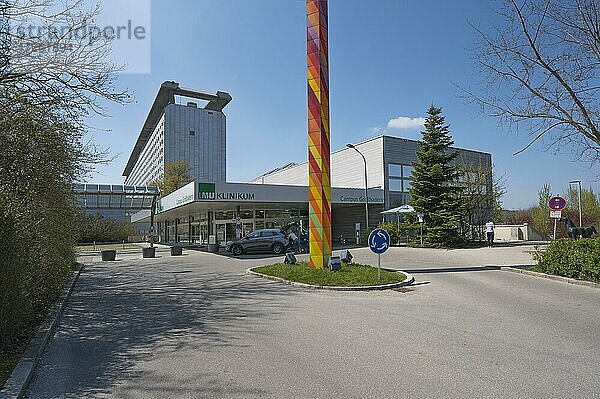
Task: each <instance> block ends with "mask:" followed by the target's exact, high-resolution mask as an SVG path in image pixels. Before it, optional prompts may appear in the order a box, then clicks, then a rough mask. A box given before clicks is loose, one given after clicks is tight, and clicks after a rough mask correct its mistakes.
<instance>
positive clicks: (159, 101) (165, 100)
mask: <svg viewBox="0 0 600 399" xmlns="http://www.w3.org/2000/svg"><path fill="white" fill-rule="evenodd" d="M176 96H178V97H177V98H192V99H200V100H206V101H209V103H208V104H207V105H206V106H204V107H203V108H199V107H198V104H197V103H196V102H194V101H187V103H186V104H178V103H177V102H176V100H177V98H176ZM230 100H231V96H230V95H229V94H227V93H224V92H217V93H216V94H208V93H203V92H200V91H197V90H191V89H184V88H181V87H180V86H179V84H178V83H175V82H165V83H163V84H162V85H161V88H160V90H159V92H158V94H157V96H156V99H155V100H154V103H153V105H152V108H151V109H150V112H149V114H148V117H147V119H146V122H145V123H144V126H143V128H142V131H141V132H140V135H139V137H138V140H137V142H136V144H135V146H134V148H133V151H132V153H131V155H130V157H129V160H128V162H127V166H126V167H125V170H124V172H123V176H125V184H127V185H145V184H148V183H149V182H151V181H153V180H156V179H160V178H161V177H162V176H163V174H164V167H165V163H169V162H174V161H188V162H189V164H190V175H191V177H192V178H194V179H198V180H203V181H225V180H226V177H227V176H226V161H227V151H226V116H225V114H224V113H223V108H224V107H225V106H226V105H227V104H228V103H229V101H230ZM184 102H185V101H184Z"/></svg>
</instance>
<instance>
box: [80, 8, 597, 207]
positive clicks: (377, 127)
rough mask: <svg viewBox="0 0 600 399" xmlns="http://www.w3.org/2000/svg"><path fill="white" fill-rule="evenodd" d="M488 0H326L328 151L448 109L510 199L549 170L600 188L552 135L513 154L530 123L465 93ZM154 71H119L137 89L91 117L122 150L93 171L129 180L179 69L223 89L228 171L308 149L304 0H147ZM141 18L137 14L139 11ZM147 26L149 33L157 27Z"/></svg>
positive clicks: (99, 137)
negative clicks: (472, 101)
mask: <svg viewBox="0 0 600 399" xmlns="http://www.w3.org/2000/svg"><path fill="white" fill-rule="evenodd" d="M498 3H499V2H496V1H493V0H472V1H470V0H453V1H443V0H439V1H416V0H414V1H400V0H373V1H369V2H367V1H364V0H330V4H329V13H330V15H329V42H330V75H331V76H330V79H331V82H330V90H331V94H330V102H331V142H332V150H336V149H339V148H341V147H343V146H344V145H345V144H346V143H350V142H358V141H362V140H365V139H367V138H369V137H373V136H375V135H379V134H389V135H395V136H400V137H407V138H413V139H418V138H419V137H420V133H419V131H420V129H419V128H391V127H388V122H389V121H390V120H392V119H395V118H399V117H407V118H419V117H424V116H425V112H426V110H427V108H428V107H429V105H431V104H435V105H436V106H440V107H442V108H443V113H444V115H445V116H446V121H447V122H448V123H449V124H450V126H451V133H452V135H453V137H454V139H455V142H456V146H459V147H463V148H469V149H475V150H479V151H484V152H489V153H491V154H492V159H493V162H494V165H495V173H496V175H497V176H501V177H503V178H504V179H506V185H507V190H508V193H507V194H506V195H505V196H504V198H503V202H504V206H505V207H506V208H509V209H514V208H519V207H526V206H529V205H532V204H534V203H536V202H537V191H538V189H539V188H540V187H541V186H542V185H543V184H544V183H545V182H549V183H550V184H551V185H552V187H553V191H555V192H564V191H565V188H566V187H567V186H568V181H569V180H573V179H582V180H583V182H584V183H583V184H584V186H586V187H587V186H590V185H591V186H592V187H593V188H594V189H595V191H596V192H599V191H600V184H599V183H598V181H596V180H594V179H597V178H595V177H594V174H593V173H592V172H591V171H590V170H589V167H588V166H587V165H584V164H583V165H582V164H576V163H573V162H571V161H570V156H569V153H568V151H566V152H565V154H553V153H551V152H546V151H544V149H545V147H544V145H543V143H540V144H538V145H535V146H534V147H533V148H531V149H530V150H528V151H527V152H525V153H523V154H521V155H519V156H516V157H513V156H512V153H514V152H515V151H517V150H518V149H520V148H521V147H523V146H524V145H525V144H527V142H528V138H529V137H528V135H527V132H526V131H524V130H523V131H521V132H518V133H515V132H512V133H511V132H508V131H507V129H506V128H504V127H502V126H498V124H497V121H496V120H495V119H492V118H486V117H482V116H481V115H480V114H479V110H478V109H477V108H476V107H475V106H474V105H469V104H466V103H465V101H464V100H463V99H461V98H460V97H459V94H460V93H459V90H458V89H457V88H456V86H455V84H458V85H462V86H467V85H468V84H469V83H470V82H472V81H473V80H474V79H475V78H474V76H473V75H474V73H475V70H474V68H473V61H472V59H471V55H470V54H469V52H468V51H467V49H468V48H470V47H472V45H473V38H474V33H473V31H472V30H471V28H470V27H469V26H468V24H467V21H470V22H473V23H476V24H481V25H482V26H491V24H493V23H497V22H499V21H498V20H497V15H496V14H495V13H494V11H493V8H494V7H497V5H498ZM150 16H151V24H150V27H149V28H150V29H148V32H149V37H150V38H151V65H150V66H151V73H149V74H122V75H120V77H119V80H118V84H119V86H120V87H123V88H127V89H129V90H130V91H131V92H133V93H134V96H135V102H134V103H131V104H128V105H125V106H116V105H109V106H108V107H107V109H108V112H109V114H110V115H111V117H110V118H93V120H91V124H92V125H93V126H95V127H97V128H99V129H104V130H107V131H103V130H98V131H95V132H94V133H93V134H92V137H93V139H94V141H95V143H96V144H98V145H99V146H101V147H109V148H110V153H111V155H113V156H114V157H115V160H114V161H113V162H112V163H110V164H109V165H106V166H101V167H99V168H98V169H97V173H95V174H93V175H92V176H91V177H90V178H89V179H88V180H89V181H93V182H99V183H101V182H109V183H113V182H121V181H122V180H123V178H122V177H121V174H122V171H123V169H124V166H125V164H126V162H127V159H128V156H129V153H130V151H131V149H132V148H133V145H134V143H135V141H136V139H137V136H138V134H139V132H140V129H141V126H142V124H143V122H144V120H145V118H146V115H147V112H148V110H149V108H150V106H151V104H152V101H153V99H154V96H155V95H156V92H157V90H158V87H159V85H160V84H161V83H162V82H163V81H165V80H175V81H177V82H180V83H181V84H182V85H183V86H186V87H191V88H197V89H200V90H205V91H211V92H214V91H217V90H222V91H227V92H229V93H230V94H231V95H232V96H233V101H232V102H231V103H230V104H229V105H228V106H227V108H226V110H225V113H226V115H227V177H228V180H229V181H241V182H243V181H248V180H250V179H252V178H254V177H256V176H258V175H260V174H262V173H264V172H265V171H267V170H270V169H272V168H274V167H276V166H280V165H282V164H285V163H287V162H290V161H304V160H306V153H307V148H306V146H307V144H306V143H307V137H306V136H307V134H306V129H307V128H306V123H307V122H306V33H305V29H306V27H305V24H306V21H305V1H304V0H185V1H184V0H179V1H166V0H161V1H152V2H151V13H150ZM133 19H134V20H135V13H134V14H133ZM150 33H151V34H150Z"/></svg>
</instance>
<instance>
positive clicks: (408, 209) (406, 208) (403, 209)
mask: <svg viewBox="0 0 600 399" xmlns="http://www.w3.org/2000/svg"><path fill="white" fill-rule="evenodd" d="M414 211H415V208H413V207H412V206H410V205H402V206H399V207H397V208H392V209H388V210H387V211H383V212H381V213H383V214H385V215H390V214H393V213H409V212H414Z"/></svg>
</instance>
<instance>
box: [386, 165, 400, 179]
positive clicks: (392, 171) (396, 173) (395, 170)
mask: <svg viewBox="0 0 600 399" xmlns="http://www.w3.org/2000/svg"><path fill="white" fill-rule="evenodd" d="M388 172H389V175H390V177H402V165H396V164H393V163H391V164H389V165H388Z"/></svg>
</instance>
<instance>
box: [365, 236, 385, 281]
mask: <svg viewBox="0 0 600 399" xmlns="http://www.w3.org/2000/svg"><path fill="white" fill-rule="evenodd" d="M389 247H390V235H389V234H388V232H387V231H385V230H383V229H375V230H373V231H372V232H371V234H369V248H371V251H373V252H375V253H376V254H377V280H381V254H382V253H384V252H385V251H387V250H388V248H389Z"/></svg>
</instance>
